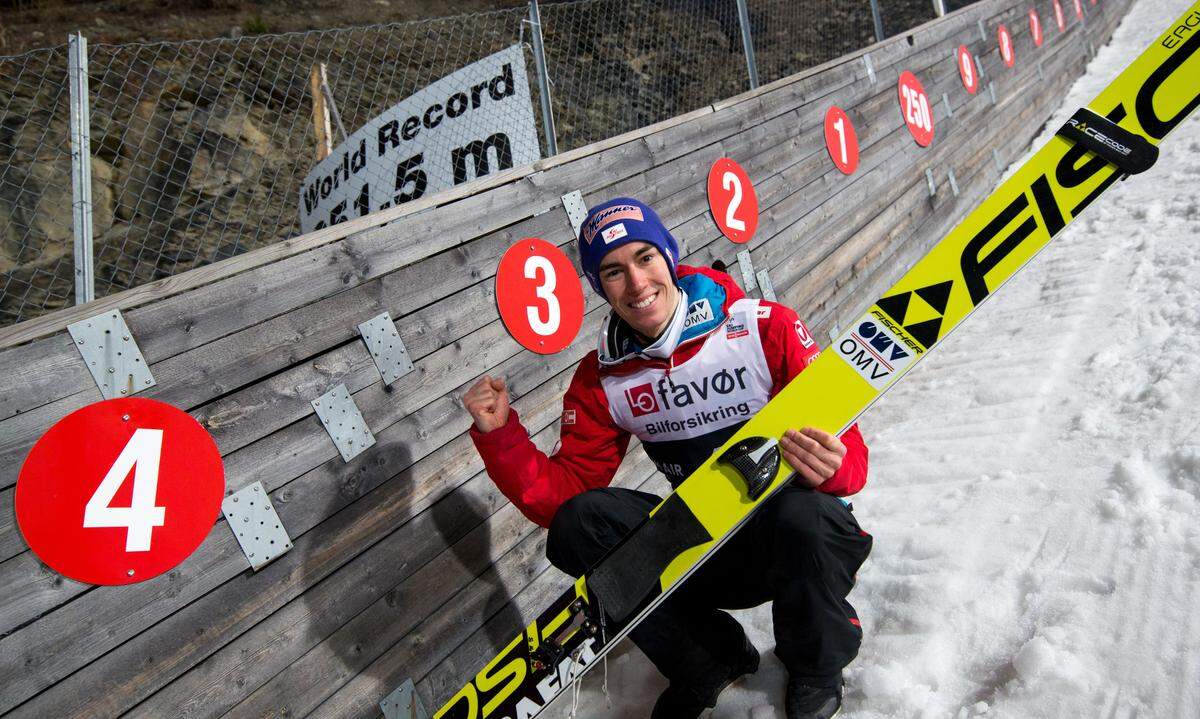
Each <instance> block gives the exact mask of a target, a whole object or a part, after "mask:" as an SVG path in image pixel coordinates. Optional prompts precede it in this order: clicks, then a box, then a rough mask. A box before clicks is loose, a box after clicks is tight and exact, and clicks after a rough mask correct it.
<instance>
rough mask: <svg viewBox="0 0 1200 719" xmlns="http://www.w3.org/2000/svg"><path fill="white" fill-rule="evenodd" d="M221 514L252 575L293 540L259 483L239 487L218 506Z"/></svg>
mask: <svg viewBox="0 0 1200 719" xmlns="http://www.w3.org/2000/svg"><path fill="white" fill-rule="evenodd" d="M221 512H222V513H223V514H224V515H225V521H227V522H229V528H230V529H231V530H233V536H235V537H237V541H238V544H239V545H241V547H242V551H243V552H245V554H246V559H248V560H250V566H251V567H253V568H254V571H256V572H257V571H258V570H259V569H262V568H263V567H264V566H266V565H267V564H268V563H269V562H271V561H272V560H274V559H276V558H277V557H279V556H281V555H283V554H285V553H286V552H287V551H288V550H289V549H291V548H292V539H291V537H289V536H288V533H287V530H286V529H284V528H283V522H282V521H280V519H279V514H278V513H277V512H276V511H275V505H273V504H271V497H270V496H269V495H268V494H267V490H266V488H265V487H263V485H262V482H255V483H254V484H250V485H247V486H245V487H242V488H241V489H239V490H238V491H236V492H234V493H233V494H231V495H229V496H228V497H226V498H225V499H224V501H222V502H221Z"/></svg>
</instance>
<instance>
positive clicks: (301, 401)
mask: <svg viewBox="0 0 1200 719" xmlns="http://www.w3.org/2000/svg"><path fill="white" fill-rule="evenodd" d="M362 361H363V362H364V363H365V362H366V360H365V356H364V358H363V359H362ZM298 402H299V403H300V404H302V405H303V407H304V410H305V411H308V406H307V402H306V401H303V400H298Z"/></svg>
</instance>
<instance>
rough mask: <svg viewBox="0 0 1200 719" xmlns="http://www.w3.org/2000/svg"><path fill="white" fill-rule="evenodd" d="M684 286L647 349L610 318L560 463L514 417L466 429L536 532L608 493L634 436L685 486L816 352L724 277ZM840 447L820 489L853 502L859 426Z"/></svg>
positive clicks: (571, 414) (683, 273) (802, 335)
mask: <svg viewBox="0 0 1200 719" xmlns="http://www.w3.org/2000/svg"><path fill="white" fill-rule="evenodd" d="M678 277H679V285H680V288H681V289H682V290H683V292H684V299H685V301H684V302H681V303H680V306H679V308H678V311H677V312H676V316H675V317H674V319H673V320H672V323H671V325H670V326H669V328H668V330H667V331H666V332H664V337H663V338H660V339H659V340H658V341H657V342H655V343H654V345H652V346H651V347H647V348H643V347H640V346H638V344H637V340H636V338H635V337H634V335H633V334H632V332H630V331H629V328H628V326H627V325H625V323H624V322H622V321H621V320H619V319H618V318H616V315H615V314H610V315H609V318H608V319H607V320H606V322H605V328H604V331H603V333H602V336H601V340H600V348H599V349H598V350H597V351H593V352H590V353H588V355H587V356H586V357H584V358H583V360H582V361H581V362H580V363H579V366H578V367H577V368H576V370H575V376H574V377H573V378H572V380H571V386H570V387H569V388H568V389H567V393H566V395H565V396H564V397H563V415H562V423H561V425H562V429H561V442H560V444H559V447H558V449H557V451H555V452H554V454H552V455H550V456H547V455H546V454H544V453H543V452H542V451H541V450H539V449H538V448H537V447H536V446H534V444H533V442H532V441H530V439H529V434H528V432H527V431H526V430H525V428H524V427H523V426H522V425H521V421H520V419H519V417H518V416H517V412H516V410H515V409H513V410H511V411H510V413H509V417H508V423H507V424H506V425H505V426H503V427H500V428H499V429H496V430H493V431H491V432H487V433H483V432H479V431H478V430H477V429H476V428H475V427H474V426H472V427H471V430H470V434H471V439H472V440H474V442H475V447H476V448H477V449H478V450H479V454H480V456H482V457H483V462H484V466H485V467H486V468H487V472H488V476H490V477H491V478H492V481H494V482H495V483H496V485H497V486H498V487H499V488H500V490H501V491H502V492H503V493H504V495H505V496H506V497H508V499H509V500H510V501H511V502H512V503H513V504H514V505H516V506H517V508H518V509H520V510H521V512H522V513H524V514H525V516H526V517H528V518H529V519H531V520H533V521H534V522H536V523H537V524H539V525H541V526H543V527H548V526H550V521H551V520H552V519H553V518H554V513H555V512H556V511H557V510H558V508H559V506H561V505H562V503H563V502H565V501H567V500H568V499H570V498H571V497H573V496H575V495H576V494H579V493H581V492H584V491H586V490H589V489H595V488H598V487H606V486H608V484H609V483H610V482H611V481H612V478H613V475H614V474H616V471H617V468H618V467H619V466H620V464H621V460H622V459H623V458H624V457H625V452H626V450H627V449H628V447H629V438H630V436H631V435H637V437H638V438H639V439H640V440H641V442H642V447H643V449H645V451H646V453H647V454H648V455H649V456H650V458H651V459H652V460H654V463H655V465H656V466H657V467H658V468H659V470H660V471H662V472H663V473H664V474H665V475H666V476H667V478H668V479H669V480H670V481H671V484H672V485H673V486H675V485H678V484H679V483H680V482H682V481H683V480H684V479H685V478H687V476H688V475H690V474H691V473H692V472H693V471H695V469H696V468H697V467H699V466H700V465H701V464H703V463H704V462H706V461H707V460H708V458H709V457H710V456H711V455H712V452H713V451H714V450H716V449H717V448H719V447H720V446H722V445H723V444H724V443H725V441H726V440H728V439H729V437H730V436H732V435H733V433H734V432H736V431H737V429H738V428H739V427H741V426H742V424H744V423H745V422H746V420H748V419H749V418H750V417H752V416H753V415H754V414H755V413H756V412H758V410H759V409H761V408H762V407H763V406H764V405H765V404H766V403H767V402H768V401H770V399H771V398H772V397H774V396H775V395H776V394H778V392H779V391H780V390H781V389H783V388H784V386H786V385H787V384H788V383H789V382H790V381H791V380H792V378H794V377H795V376H796V375H797V374H799V373H800V372H801V371H803V369H804V368H805V367H807V366H808V365H809V363H811V362H812V361H813V360H814V359H815V358H816V356H817V354H818V352H819V351H820V349H819V348H818V347H817V344H816V342H814V341H813V339H812V336H811V335H810V334H809V332H808V329H807V328H806V327H805V326H804V323H803V322H801V321H800V318H799V317H798V316H797V315H796V313H795V312H794V311H793V310H792V309H790V308H788V307H785V306H784V305H781V304H778V303H775V302H768V301H766V300H757V299H752V298H747V297H746V296H745V293H744V292H742V290H741V288H739V287H738V286H737V285H736V284H735V283H734V282H733V279H732V278H731V277H729V275H726V274H725V273H723V272H717V271H716V270H710V269H707V268H697V267H688V266H685V265H680V266H679V267H678ZM797 429H798V428H797ZM841 440H842V442H843V444H845V445H846V456H845V457H844V458H843V460H842V466H841V468H840V469H839V470H838V471H837V472H836V473H834V475H833V476H832V477H830V478H829V479H828V480H826V481H825V483H824V484H822V485H821V486H820V487H818V489H819V490H820V491H822V492H827V493H829V494H833V495H837V496H846V495H850V494H854V493H855V492H857V491H859V490H860V489H862V487H863V485H864V484H865V483H866V479H867V454H868V453H867V447H866V444H865V443H864V442H863V438H862V435H861V434H860V433H859V431H858V425H853V426H851V427H850V428H849V429H848V430H846V431H845V432H844V433H843V434H842V436H841Z"/></svg>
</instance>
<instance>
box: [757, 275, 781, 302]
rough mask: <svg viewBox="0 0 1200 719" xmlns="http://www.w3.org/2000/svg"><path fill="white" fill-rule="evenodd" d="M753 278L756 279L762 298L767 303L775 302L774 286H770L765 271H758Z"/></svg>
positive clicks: (769, 277)
mask: <svg viewBox="0 0 1200 719" xmlns="http://www.w3.org/2000/svg"><path fill="white" fill-rule="evenodd" d="M755 277H756V278H757V279H758V288H759V289H760V290H762V298H763V299H764V300H767V301H769V302H776V301H777V300H776V298H775V286H774V285H772V284H771V276H770V275H768V274H767V271H766V270H759V272H758V274H757V275H755Z"/></svg>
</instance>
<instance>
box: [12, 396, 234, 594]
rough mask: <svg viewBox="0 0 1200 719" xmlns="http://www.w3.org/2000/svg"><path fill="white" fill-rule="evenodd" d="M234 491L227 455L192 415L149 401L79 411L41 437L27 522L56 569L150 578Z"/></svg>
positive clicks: (197, 535) (20, 490) (191, 544)
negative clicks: (228, 487) (229, 489)
mask: <svg viewBox="0 0 1200 719" xmlns="http://www.w3.org/2000/svg"><path fill="white" fill-rule="evenodd" d="M224 494H225V475H224V470H223V469H222V466H221V454H220V452H218V451H217V446H216V444H215V443H214V442H213V440H212V437H210V436H209V434H208V432H206V431H205V430H204V428H203V427H201V426H200V424H199V423H198V422H196V420H194V419H192V417H191V416H190V415H188V414H187V413H186V412H183V411H181V410H179V409H176V408H175V407H172V406H171V405H169V404H165V403H163V402H158V401H155V400H151V399H144V398H125V399H112V400H108V401H105V402H97V403H95V404H92V405H88V406H87V407H84V408H82V409H79V410H76V411H75V412H72V413H71V414H69V415H67V416H66V417H64V418H63V419H62V420H60V421H59V422H58V423H57V424H55V425H54V426H53V427H51V428H50V430H49V431H48V432H46V434H45V435H43V436H42V438H41V439H40V440H38V442H37V444H35V445H34V447H33V449H32V450H31V451H30V453H29V457H28V458H26V460H25V464H24V465H23V466H22V467H21V474H20V476H19V477H18V479H17V491H16V502H15V503H16V510H17V523H18V524H19V525H20V528H21V534H22V535H24V537H25V541H26V542H28V543H29V547H30V549H32V550H33V552H34V553H35V554H36V555H37V556H38V558H40V559H41V560H42V561H43V562H45V563H46V564H47V565H49V566H50V568H51V569H53V570H54V571H56V572H58V573H60V574H62V575H64V576H67V577H70V578H71V579H74V580H77V581H80V582H87V583H89V584H130V583H132V582H141V581H144V580H146V579H150V578H151V577H155V576H158V575H159V574H162V573H163V572H165V571H167V570H169V569H171V568H173V567H175V566H176V565H178V564H179V563H180V562H182V561H183V560H184V559H186V558H187V557H188V555H190V554H191V553H192V552H193V551H195V549H196V547H198V546H200V542H202V541H203V540H204V537H205V536H207V535H208V531H209V530H210V529H212V526H213V523H214V522H215V521H216V519H217V516H218V514H219V512H220V508H221V497H222V496H223V495H224Z"/></svg>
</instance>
